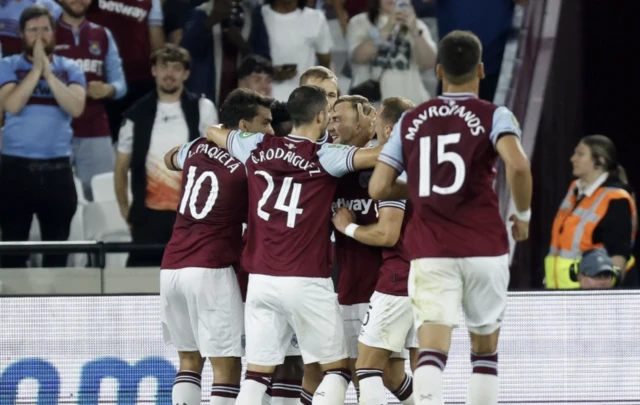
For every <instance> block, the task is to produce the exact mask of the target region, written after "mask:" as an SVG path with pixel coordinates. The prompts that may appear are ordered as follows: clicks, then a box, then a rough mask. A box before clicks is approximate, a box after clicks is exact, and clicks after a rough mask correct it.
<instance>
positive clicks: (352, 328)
mask: <svg viewBox="0 0 640 405" xmlns="http://www.w3.org/2000/svg"><path fill="white" fill-rule="evenodd" d="M368 310H369V304H368V303H366V304H354V305H340V315H341V316H342V322H343V325H344V339H345V342H346V344H347V352H348V353H349V358H350V359H357V358H358V336H359V335H360V328H362V321H363V320H364V317H365V315H366V314H367V311H368Z"/></svg>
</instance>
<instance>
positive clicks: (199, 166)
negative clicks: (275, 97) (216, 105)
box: [161, 138, 248, 269]
mask: <svg viewBox="0 0 640 405" xmlns="http://www.w3.org/2000/svg"><path fill="white" fill-rule="evenodd" d="M176 160H177V163H178V167H179V168H181V169H182V190H181V196H180V204H179V206H178V212H177V215H176V222H175V224H174V226H173V234H172V235H171V240H170V241H169V243H168V244H167V247H166V248H165V251H164V257H163V258H162V266H161V268H162V269H183V268H186V267H204V268H208V269H216V268H225V267H229V266H233V265H237V264H238V262H239V261H240V255H241V254H242V224H243V222H246V218H247V203H248V202H247V174H246V171H245V168H244V166H243V165H242V163H240V161H238V160H237V159H234V158H233V157H231V155H230V154H229V152H228V151H226V150H225V149H222V148H218V147H217V146H216V145H215V144H214V143H212V142H209V141H207V139H205V138H198V139H195V140H193V141H191V142H189V143H186V144H184V145H183V146H182V147H181V148H180V150H179V151H178V155H177V159H176Z"/></svg>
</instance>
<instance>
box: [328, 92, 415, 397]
mask: <svg viewBox="0 0 640 405" xmlns="http://www.w3.org/2000/svg"><path fill="white" fill-rule="evenodd" d="M336 107H337V106H336ZM411 108H413V103H412V102H411V101H409V100H407V99H404V98H400V97H391V98H387V99H385V100H384V101H383V102H382V106H381V107H380V111H379V112H378V116H377V118H376V130H375V131H376V135H377V138H378V142H379V144H380V145H384V144H385V143H386V142H387V140H388V139H389V135H390V134H391V128H392V127H393V125H394V124H395V122H396V121H398V119H399V118H400V116H401V115H402V113H404V112H405V111H407V110H409V109H411ZM345 177H346V176H345ZM367 186H368V182H367V183H366V185H364V187H365V195H366V196H367V197H368V196H369V194H368V190H367V189H366V188H367ZM352 187H353V188H357V186H356V185H353V186H352ZM356 206H357V204H353V205H352V206H351V207H350V208H349V207H348V206H347V207H341V208H338V209H337V211H336V215H335V216H334V217H333V224H334V226H335V228H336V230H337V231H338V232H340V233H339V235H341V236H342V235H344V236H342V238H344V237H348V238H349V239H347V240H352V241H353V242H352V245H353V244H355V243H357V244H358V245H362V246H371V247H372V248H373V247H377V248H378V249H380V248H381V249H382V252H381V263H380V265H379V266H378V268H379V271H377V269H378V268H377V269H376V271H375V272H374V271H372V269H371V268H370V266H369V267H368V268H365V269H362V270H361V273H364V272H365V271H368V272H369V273H370V274H374V283H375V284H374V285H375V292H373V295H371V296H370V299H369V297H367V300H366V302H370V303H369V304H368V312H367V314H366V316H365V318H364V319H365V321H364V322H362V328H361V329H358V334H359V338H358V335H356V339H357V340H358V341H359V343H358V351H357V353H358V356H357V358H358V361H357V362H356V376H357V378H358V383H359V388H360V391H359V392H360V403H361V404H373V403H375V404H378V402H376V401H382V402H380V403H382V404H384V403H386V397H387V396H386V391H385V387H386V388H388V389H389V391H391V393H392V394H393V395H394V396H395V397H396V398H398V400H399V401H400V402H402V403H403V404H405V405H411V404H413V403H414V399H413V387H412V378H411V376H410V375H407V374H406V373H405V360H406V359H407V358H408V357H409V356H408V354H409V353H408V352H407V349H409V351H411V357H410V359H411V360H412V361H411V364H412V365H413V364H414V360H415V358H416V355H417V347H418V341H417V338H416V335H415V332H414V328H413V315H412V312H411V302H410V301H409V297H408V296H407V295H408V294H407V279H408V277H409V262H408V261H407V260H406V259H405V258H404V257H403V256H404V249H403V246H404V245H403V240H402V239H403V236H404V233H403V231H404V225H405V223H406V222H407V218H408V215H405V214H404V212H405V207H406V202H405V201H404V200H398V201H376V203H375V207H376V212H377V214H378V215H377V218H374V220H373V221H371V220H369V221H367V220H366V219H365V218H362V215H358V214H357V213H355V214H354V211H357V210H356V208H357V207H356ZM337 240H338V238H337V237H336V241H337ZM349 253H350V252H349ZM360 254H361V255H362V254H363V253H360ZM349 259H351V260H352V261H354V258H353V257H352V255H350V256H349ZM358 259H359V258H358ZM363 278H366V275H365V274H362V275H361V276H360V278H359V279H358V280H362V279H363ZM340 285H341V284H339V286H338V287H339V288H340ZM373 289H374V288H373V287H372V288H371V290H373ZM383 371H384V374H383Z"/></svg>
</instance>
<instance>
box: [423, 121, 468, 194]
mask: <svg viewBox="0 0 640 405" xmlns="http://www.w3.org/2000/svg"><path fill="white" fill-rule="evenodd" d="M432 139H435V141H436V147H437V148H438V153H437V156H438V163H437V164H436V165H435V167H434V170H431V140H432ZM458 142H460V133H456V134H448V135H438V136H436V137H431V136H425V137H423V138H420V180H419V185H418V196H419V197H429V196H430V195H431V193H432V192H433V193H434V194H441V195H447V194H454V193H455V192H457V191H458V190H460V188H461V187H462V184H463V183H464V178H465V175H466V167H465V165H464V159H462V156H460V155H459V154H458V153H456V152H447V151H446V150H445V148H446V146H447V145H451V144H457V143H458ZM445 162H449V163H451V164H453V169H454V171H455V176H454V178H453V184H451V185H450V186H448V187H440V186H438V185H432V184H431V176H432V174H433V172H434V171H435V169H436V168H437V167H438V166H439V165H441V164H442V163H445Z"/></svg>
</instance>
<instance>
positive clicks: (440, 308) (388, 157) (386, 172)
mask: <svg viewBox="0 0 640 405" xmlns="http://www.w3.org/2000/svg"><path fill="white" fill-rule="evenodd" d="M481 54H482V46H481V44H480V41H479V40H478V38H477V37H476V36H475V35H474V34H472V33H471V32H467V31H454V32H452V33H450V34H448V35H447V36H445V37H444V38H443V39H442V40H441V41H440V49H439V52H438V56H439V58H440V64H439V65H438V67H437V73H438V77H439V79H440V80H442V81H443V88H444V91H445V92H444V94H443V95H442V96H441V97H439V98H438V99H434V100H430V101H428V102H426V103H423V104H421V105H419V106H418V107H416V108H415V109H414V110H412V111H410V112H408V113H406V114H405V115H404V116H403V117H402V118H401V119H400V121H399V122H398V124H396V126H395V127H394V131H393V134H392V135H391V138H390V140H389V142H388V143H387V144H386V145H385V147H384V150H383V153H382V154H381V155H380V159H379V163H378V164H377V165H376V168H375V170H374V173H373V177H372V179H371V182H370V183H369V192H370V194H371V196H372V197H373V198H376V199H397V198H402V197H404V196H406V195H407V194H408V195H409V196H410V199H411V201H410V202H411V205H412V208H413V213H412V215H411V217H410V219H409V222H408V223H407V226H406V229H405V232H406V237H405V238H404V245H405V248H406V251H407V252H408V254H409V259H410V260H411V273H410V276H409V296H410V297H411V302H412V306H413V312H414V320H415V325H416V327H417V328H419V330H418V337H419V341H420V354H419V360H418V367H417V369H416V371H415V373H414V379H415V382H414V390H415V397H416V398H417V400H418V402H421V403H425V404H426V403H428V404H430V405H431V404H433V405H436V404H438V405H440V404H443V401H442V392H441V391H442V371H443V370H444V368H445V365H446V362H447V355H448V351H449V347H450V344H451V330H452V328H453V327H456V326H457V324H458V318H459V313H460V307H461V306H462V308H463V309H464V313H465V317H466V325H467V328H468V329H469V332H470V335H471V349H472V354H471V363H472V367H473V375H472V376H471V382H470V386H469V394H468V401H467V404H470V405H476V404H483V405H485V404H487V405H492V404H497V397H498V377H497V374H498V354H497V351H496V350H497V345H498V333H499V329H500V325H501V322H502V318H503V314H504V310H505V306H506V300H507V285H508V283H509V268H508V250H509V244H508V239H507V233H506V229H505V225H504V223H503V222H502V219H501V217H500V213H499V211H498V198H497V196H496V194H495V192H494V190H493V187H492V186H493V180H494V177H495V174H494V169H493V165H494V163H495V160H496V158H497V157H498V155H499V156H500V157H501V158H502V159H503V160H504V162H505V164H506V167H507V180H508V182H509V185H510V187H511V193H512V196H513V199H514V202H515V206H516V209H517V212H516V214H515V215H513V216H512V217H511V218H510V220H511V221H513V226H512V234H513V237H514V239H515V240H516V241H522V240H525V239H527V237H528V233H529V218H530V217H531V211H530V203H531V171H530V168H529V161H528V159H527V156H526V155H525V154H524V152H523V150H522V147H521V146H520V128H519V125H518V122H517V120H516V119H515V117H514V116H513V114H512V113H511V111H509V110H508V109H507V108H505V107H498V106H496V105H494V104H492V103H489V102H486V101H482V100H479V99H478V98H477V94H478V88H479V83H480V79H482V78H483V77H484V68H483V65H482V63H481ZM405 170H406V172H407V183H406V184H404V183H399V182H395V180H396V178H397V177H398V175H399V174H400V173H402V172H403V171H405Z"/></svg>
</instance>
